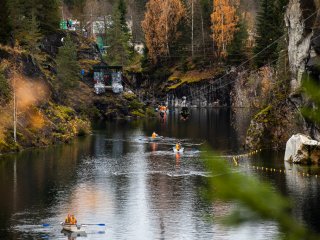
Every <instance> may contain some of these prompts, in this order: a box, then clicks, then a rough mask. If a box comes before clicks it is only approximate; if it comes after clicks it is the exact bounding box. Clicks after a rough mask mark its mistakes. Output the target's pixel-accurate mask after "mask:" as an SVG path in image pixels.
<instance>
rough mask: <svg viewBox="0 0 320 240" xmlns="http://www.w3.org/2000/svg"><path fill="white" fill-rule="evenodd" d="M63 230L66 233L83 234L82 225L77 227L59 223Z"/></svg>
mask: <svg viewBox="0 0 320 240" xmlns="http://www.w3.org/2000/svg"><path fill="white" fill-rule="evenodd" d="M61 226H62V228H63V230H65V231H68V232H77V233H79V232H85V226H84V225H77V224H68V223H61Z"/></svg>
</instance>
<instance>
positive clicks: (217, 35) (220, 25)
mask: <svg viewBox="0 0 320 240" xmlns="http://www.w3.org/2000/svg"><path fill="white" fill-rule="evenodd" d="M239 4H240V3H239V0H213V12H212V14H211V23H212V27H211V28H212V32H213V34H212V37H213V41H214V44H215V45H216V48H217V49H218V56H220V57H226V56H227V46H228V45H229V44H230V43H231V41H232V40H233V37H234V33H235V31H236V26H237V23H238V21H239V18H238V16H237V8H238V7H239Z"/></svg>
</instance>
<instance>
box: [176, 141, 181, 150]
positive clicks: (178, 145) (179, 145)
mask: <svg viewBox="0 0 320 240" xmlns="http://www.w3.org/2000/svg"><path fill="white" fill-rule="evenodd" d="M180 149H181V144H180V142H178V143H177V144H176V150H177V151H178V152H179V151H180Z"/></svg>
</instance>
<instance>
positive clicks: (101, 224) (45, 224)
mask: <svg viewBox="0 0 320 240" xmlns="http://www.w3.org/2000/svg"><path fill="white" fill-rule="evenodd" d="M80 225H91V226H102V227H105V226H106V224H104V223H88V224H80ZM50 226H51V225H50V224H49V223H43V224H42V227H50Z"/></svg>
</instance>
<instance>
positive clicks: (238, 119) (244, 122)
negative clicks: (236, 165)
mask: <svg viewBox="0 0 320 240" xmlns="http://www.w3.org/2000/svg"><path fill="white" fill-rule="evenodd" d="M253 112H254V111H253V109H251V108H232V127H233V128H234V129H235V131H236V133H237V138H238V142H239V144H241V145H243V144H244V143H245V139H246V134H247V130H248V128H249V125H250V120H251V117H252V115H253Z"/></svg>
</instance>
